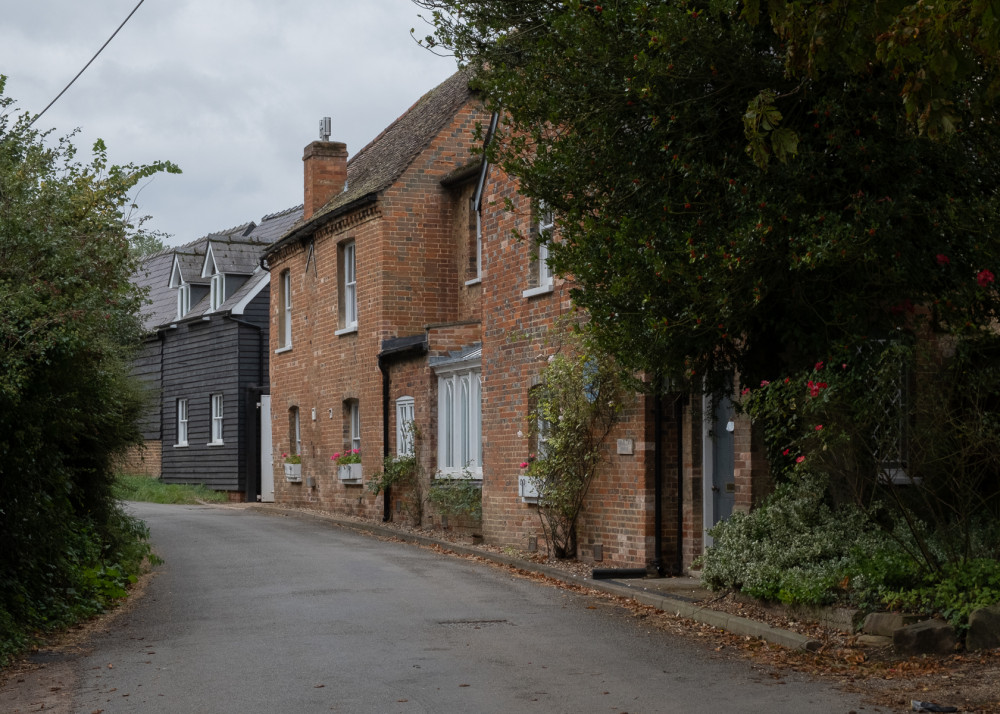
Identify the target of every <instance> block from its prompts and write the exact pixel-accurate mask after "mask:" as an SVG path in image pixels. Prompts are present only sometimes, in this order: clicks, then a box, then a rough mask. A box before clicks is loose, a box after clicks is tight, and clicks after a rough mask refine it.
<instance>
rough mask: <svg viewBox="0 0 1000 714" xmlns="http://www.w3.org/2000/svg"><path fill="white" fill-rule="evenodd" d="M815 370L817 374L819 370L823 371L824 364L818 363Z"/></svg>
mask: <svg viewBox="0 0 1000 714" xmlns="http://www.w3.org/2000/svg"><path fill="white" fill-rule="evenodd" d="M814 369H815V370H816V371H817V372H818V371H819V370H821V369H823V363H822V362H817V363H816V366H815V367H814Z"/></svg>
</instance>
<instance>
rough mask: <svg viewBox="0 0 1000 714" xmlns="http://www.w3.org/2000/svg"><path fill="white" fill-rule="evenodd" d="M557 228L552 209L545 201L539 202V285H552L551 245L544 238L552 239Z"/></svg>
mask: <svg viewBox="0 0 1000 714" xmlns="http://www.w3.org/2000/svg"><path fill="white" fill-rule="evenodd" d="M554 228H555V216H554V215H553V213H552V209H551V208H549V207H548V206H546V205H545V203H544V202H539V204H538V243H537V246H538V259H537V261H536V263H537V266H536V267H537V270H538V287H540V288H547V287H551V286H552V268H550V267H549V246H548V244H547V243H545V242H543V239H551V237H552V231H553V229H554Z"/></svg>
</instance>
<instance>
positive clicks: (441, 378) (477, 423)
mask: <svg viewBox="0 0 1000 714" xmlns="http://www.w3.org/2000/svg"><path fill="white" fill-rule="evenodd" d="M482 459H483V434H482V368H481V367H480V366H479V364H476V365H475V366H471V365H468V364H466V365H460V366H457V367H454V368H450V369H447V370H439V372H438V475H439V476H440V477H442V478H471V479H481V478H482V477H483V463H482Z"/></svg>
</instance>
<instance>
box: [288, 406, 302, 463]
mask: <svg viewBox="0 0 1000 714" xmlns="http://www.w3.org/2000/svg"><path fill="white" fill-rule="evenodd" d="M288 431H289V434H288V437H289V438H288V440H289V441H290V442H291V446H290V448H291V450H292V453H293V454H295V455H297V456H301V455H302V424H301V423H300V422H299V408H298V407H292V408H291V409H289V410H288Z"/></svg>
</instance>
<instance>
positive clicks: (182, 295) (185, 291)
mask: <svg viewBox="0 0 1000 714" xmlns="http://www.w3.org/2000/svg"><path fill="white" fill-rule="evenodd" d="M189 312H191V286H190V285H186V284H185V285H181V286H180V287H179V288H177V319H178V320H180V319H181V318H182V317H184V316H185V315H187V314H188V313H189Z"/></svg>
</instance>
